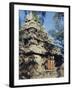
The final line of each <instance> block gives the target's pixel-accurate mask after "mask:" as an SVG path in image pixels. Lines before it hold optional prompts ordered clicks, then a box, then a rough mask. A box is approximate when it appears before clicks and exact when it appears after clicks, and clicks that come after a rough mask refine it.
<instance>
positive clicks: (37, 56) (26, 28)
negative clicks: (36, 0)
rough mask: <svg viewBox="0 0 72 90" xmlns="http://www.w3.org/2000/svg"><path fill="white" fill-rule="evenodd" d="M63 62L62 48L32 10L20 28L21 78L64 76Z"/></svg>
mask: <svg viewBox="0 0 72 90" xmlns="http://www.w3.org/2000/svg"><path fill="white" fill-rule="evenodd" d="M63 63H64V58H63V55H62V54H61V50H60V48H59V47H57V46H55V45H54V44H53V43H52V41H51V40H50V39H49V36H48V33H47V32H46V31H45V28H44V27H43V26H42V25H41V23H40V21H39V17H38V16H37V17H35V16H34V15H33V12H32V11H30V13H28V14H27V16H26V19H25V22H24V24H23V25H22V27H21V29H20V30H19V79H33V78H34V79H36V78H57V77H63V76H64V65H63Z"/></svg>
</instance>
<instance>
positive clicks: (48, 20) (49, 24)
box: [19, 10, 55, 32]
mask: <svg viewBox="0 0 72 90" xmlns="http://www.w3.org/2000/svg"><path fill="white" fill-rule="evenodd" d="M54 14H55V12H46V15H45V17H44V24H43V26H44V27H45V30H46V31H47V32H48V31H49V30H52V29H54V28H55V24H54V20H53V16H54ZM19 17H20V21H21V25H22V24H23V23H24V20H25V12H24V10H20V11H19Z"/></svg>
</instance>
